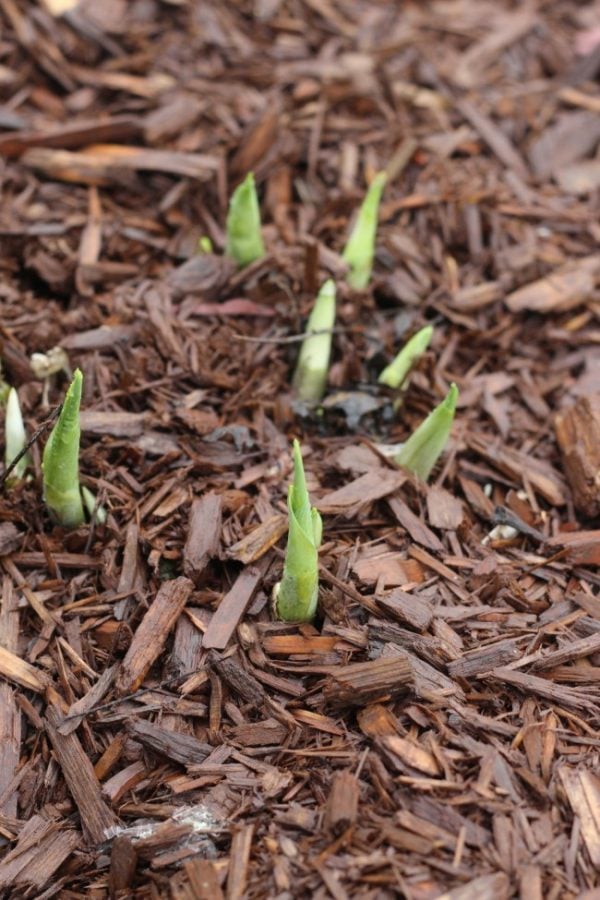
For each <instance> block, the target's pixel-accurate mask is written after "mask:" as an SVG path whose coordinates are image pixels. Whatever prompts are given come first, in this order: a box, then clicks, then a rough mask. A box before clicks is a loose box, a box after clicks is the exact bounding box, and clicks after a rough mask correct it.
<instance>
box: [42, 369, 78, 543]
mask: <svg viewBox="0 0 600 900" xmlns="http://www.w3.org/2000/svg"><path fill="white" fill-rule="evenodd" d="M82 383H83V375H82V374H81V372H80V370H79V369H77V370H76V371H75V374H74V375H73V381H72V382H71V384H70V385H69V388H68V390H67V393H66V394H65V399H64V403H63V406H62V410H61V412H60V416H59V417H58V421H57V422H56V425H55V426H54V428H53V429H52V431H51V432H50V437H49V438H48V441H47V443H46V446H45V447H44V454H43V457H42V470H43V474H44V502H45V503H46V506H47V507H48V509H49V510H50V513H51V514H52V517H53V518H54V519H55V520H56V521H57V522H58V523H59V525H63V526H64V527H65V528H77V527H78V526H79V525H81V524H82V523H83V521H84V514H83V505H82V502H81V492H80V490H79V436H80V426H79V406H80V404H81V388H82Z"/></svg>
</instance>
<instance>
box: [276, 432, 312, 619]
mask: <svg viewBox="0 0 600 900" xmlns="http://www.w3.org/2000/svg"><path fill="white" fill-rule="evenodd" d="M288 520H289V530H288V543H287V550H286V554H285V562H284V565H283V578H282V579H281V581H280V582H279V584H277V585H275V589H274V591H273V598H274V601H275V612H276V614H277V616H278V617H279V618H280V619H283V621H284V622H310V621H311V620H312V619H313V618H314V615H315V612H316V610H317V600H318V597H319V545H320V543H321V536H322V533H323V523H322V521H321V516H320V515H319V513H318V511H317V510H316V509H315V508H314V506H313V507H311V505H310V498H309V496H308V491H307V489H306V480H305V478H304V466H303V464H302V453H301V451H300V444H299V443H298V441H294V481H293V484H291V485H290V486H289V488H288Z"/></svg>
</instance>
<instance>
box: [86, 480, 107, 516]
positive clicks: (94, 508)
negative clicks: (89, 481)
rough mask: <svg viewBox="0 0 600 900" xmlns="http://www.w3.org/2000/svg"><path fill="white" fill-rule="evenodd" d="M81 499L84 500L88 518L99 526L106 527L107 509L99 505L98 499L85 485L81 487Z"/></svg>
mask: <svg viewBox="0 0 600 900" xmlns="http://www.w3.org/2000/svg"><path fill="white" fill-rule="evenodd" d="M81 499H82V500H83V505H84V506H85V511H86V512H87V514H88V518H89V520H90V521H91V522H96V524H97V525H104V523H105V522H106V520H107V518H108V516H107V513H106V510H105V508H104V507H103V506H102V505H101V504H100V503H98V500H97V498H96V497H95V496H94V495H93V494H92V492H91V491H90V489H89V488H86V487H85V485H83V484H82V485H81Z"/></svg>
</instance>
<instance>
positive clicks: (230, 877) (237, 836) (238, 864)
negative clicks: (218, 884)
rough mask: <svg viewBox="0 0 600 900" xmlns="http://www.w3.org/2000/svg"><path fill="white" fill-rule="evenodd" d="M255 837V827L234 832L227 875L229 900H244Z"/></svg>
mask: <svg viewBox="0 0 600 900" xmlns="http://www.w3.org/2000/svg"><path fill="white" fill-rule="evenodd" d="M253 835H254V825H244V826H243V827H241V828H238V829H237V830H236V831H235V832H234V835H233V840H232V841H231V853H230V855H229V869H228V873H227V891H226V897H227V900H242V897H243V896H244V891H245V889H246V880H247V877H248V863H249V862H250V850H251V849H252V837H253Z"/></svg>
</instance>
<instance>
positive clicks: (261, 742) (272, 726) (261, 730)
mask: <svg viewBox="0 0 600 900" xmlns="http://www.w3.org/2000/svg"><path fill="white" fill-rule="evenodd" d="M230 734H231V739H232V740H233V741H236V742H237V743H238V744H243V745H244V747H265V746H268V745H269V744H281V743H282V741H283V740H284V738H285V737H286V736H287V734H288V730H287V728H286V727H285V725H282V724H281V723H280V722H278V721H277V720H276V719H265V720H264V721H263V722H249V723H248V724H246V723H243V724H241V725H234V727H233V728H232V729H231V732H230Z"/></svg>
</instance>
